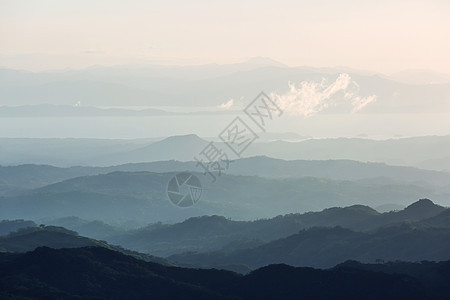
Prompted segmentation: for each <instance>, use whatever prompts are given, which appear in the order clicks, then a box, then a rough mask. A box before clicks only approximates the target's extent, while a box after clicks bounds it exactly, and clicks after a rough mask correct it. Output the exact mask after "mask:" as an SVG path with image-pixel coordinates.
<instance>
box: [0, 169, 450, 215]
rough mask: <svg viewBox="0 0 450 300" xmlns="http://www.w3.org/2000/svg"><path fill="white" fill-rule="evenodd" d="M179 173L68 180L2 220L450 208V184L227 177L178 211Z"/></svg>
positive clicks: (9, 210) (22, 201) (10, 209)
mask: <svg viewBox="0 0 450 300" xmlns="http://www.w3.org/2000/svg"><path fill="white" fill-rule="evenodd" d="M175 174H176V173H153V172H113V173H109V174H101V175H94V176H82V177H77V178H73V179H68V180H65V181H62V182H59V183H55V184H51V185H47V186H44V187H40V188H36V189H32V190H26V191H22V192H16V193H13V194H9V195H5V196H3V197H1V198H0V218H9V219H11V218H14V219H32V220H36V219H41V218H56V217H68V216H76V217H80V218H83V219H94V220H95V219H96V220H101V221H106V222H109V221H114V220H115V221H117V220H120V221H128V220H136V221H140V222H143V221H144V222H147V223H150V222H157V221H164V222H176V221H181V220H184V219H187V218H189V217H193V216H201V215H205V214H210V215H223V216H226V217H230V218H233V219H237V220H239V219H241V220H242V219H243V220H251V219H257V218H267V217H273V216H274V215H278V214H286V213H291V212H306V211H317V210H322V209H325V208H328V207H333V206H341V207H342V206H348V205H353V204H356V203H357V204H363V205H370V206H373V207H376V206H380V205H383V204H387V203H395V204H398V205H406V204H408V203H410V201H411V199H418V198H424V197H429V198H432V199H434V200H435V201H437V202H438V203H442V204H444V205H447V203H448V199H450V191H448V187H446V186H444V187H438V186H427V185H412V184H411V183H396V182H392V181H388V182H387V183H383V184H380V183H365V182H357V181H346V180H331V179H321V178H313V177H301V178H276V179H271V178H270V179H269V178H262V177H256V176H237V175H222V176H221V177H220V178H219V179H218V180H217V181H216V182H214V183H213V182H211V181H210V179H209V178H208V177H206V176H204V175H203V174H202V173H194V174H196V176H197V177H199V178H200V180H201V182H202V189H203V192H202V198H201V201H199V202H198V203H197V204H196V205H194V206H193V207H191V208H189V209H179V208H177V207H174V206H173V205H172V204H171V203H170V202H169V200H168V198H167V184H168V182H169V180H170V179H171V177H173V176H174V175H175Z"/></svg>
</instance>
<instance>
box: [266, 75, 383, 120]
mask: <svg viewBox="0 0 450 300" xmlns="http://www.w3.org/2000/svg"><path fill="white" fill-rule="evenodd" d="M359 91H360V88H359V85H358V84H357V83H356V82H355V81H354V80H352V79H351V77H350V75H348V74H346V73H343V74H340V75H339V76H338V78H337V79H336V80H335V81H334V82H332V83H328V80H327V79H325V78H322V80H321V81H320V82H316V81H302V82H301V83H300V84H299V85H298V86H296V85H295V84H293V83H291V82H289V91H288V92H287V93H284V94H276V93H271V97H272V99H273V100H274V101H275V102H276V103H277V104H278V105H279V106H280V108H281V109H282V110H283V111H284V112H286V113H287V114H291V115H302V116H305V117H309V116H312V115H314V114H316V113H318V112H320V111H323V110H326V109H327V108H329V107H335V106H341V105H350V106H351V112H353V113H354V112H357V111H359V110H361V109H362V108H364V107H365V106H366V105H368V104H369V103H371V102H373V101H375V100H376V96H375V95H371V96H368V97H361V96H360V95H359Z"/></svg>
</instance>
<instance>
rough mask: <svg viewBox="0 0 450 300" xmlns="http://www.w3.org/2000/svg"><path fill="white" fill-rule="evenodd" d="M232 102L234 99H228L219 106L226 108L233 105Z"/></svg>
mask: <svg viewBox="0 0 450 300" xmlns="http://www.w3.org/2000/svg"><path fill="white" fill-rule="evenodd" d="M233 104H234V100H233V99H230V100H228V101H227V102H225V103H222V104H220V105H219V108H221V109H226V110H228V109H230V108H231V107H232V106H233Z"/></svg>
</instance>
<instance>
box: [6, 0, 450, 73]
mask: <svg viewBox="0 0 450 300" xmlns="http://www.w3.org/2000/svg"><path fill="white" fill-rule="evenodd" d="M449 16H450V1H446V0H426V1H417V0H411V1H395V0H394V1H393V0H389V1H388V0H378V1H365V0H359V1H357V0H341V1H331V0H316V1H312V0H311V1H298V0H297V1H282V0H278V1H264V0H262V1H253V0H249V1H245V2H244V1H242V0H241V1H235V0H230V1H214V0H209V1H200V0H192V1H179V0H178V1H176V0H167V1H139V0H131V1H117V0H76V1H74V0H64V1H61V0H39V1H32V0H29V1H24V0H0V66H3V67H8V68H16V69H25V70H32V71H39V70H48V69H65V68H74V69H78V68H85V67H89V66H92V65H123V64H171V65H192V64H206V63H218V64H226V63H235V62H240V61H245V60H246V59H248V58H251V57H270V58H272V59H275V60H277V61H280V62H282V63H284V64H286V65H289V66H314V67H335V66H345V67H350V68H355V69H363V70H371V71H377V72H381V73H387V74H389V73H394V72H397V71H401V70H406V69H429V70H434V71H438V72H443V73H450V59H449V53H450V38H449V37H450V18H449Z"/></svg>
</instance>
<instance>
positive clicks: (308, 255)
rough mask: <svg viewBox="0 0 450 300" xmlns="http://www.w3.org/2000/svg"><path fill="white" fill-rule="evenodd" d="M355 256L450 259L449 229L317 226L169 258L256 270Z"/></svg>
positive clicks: (329, 263) (367, 259)
mask: <svg viewBox="0 0 450 300" xmlns="http://www.w3.org/2000/svg"><path fill="white" fill-rule="evenodd" d="M350 259H351V260H358V261H361V262H374V261H376V260H378V259H381V260H384V261H395V260H402V261H422V260H434V261H442V260H448V259H450V230H449V229H447V228H428V227H422V226H417V225H410V224H406V223H405V224H401V225H397V226H390V227H385V228H380V229H378V230H376V231H373V232H355V231H352V230H349V229H344V228H340V227H335V228H312V229H309V230H302V231H300V232H299V233H297V234H294V235H291V236H289V237H287V238H283V239H279V240H275V241H272V242H269V243H266V244H263V245H261V246H258V247H255V248H251V249H243V250H235V251H232V252H223V251H217V252H210V253H199V254H195V253H186V254H181V255H173V256H170V257H169V260H172V261H174V262H178V263H187V264H194V265H203V266H214V265H227V264H244V265H247V266H249V267H251V268H258V267H262V266H265V265H269V264H276V263H285V264H289V265H292V266H312V267H320V268H328V267H332V266H334V265H336V264H338V263H341V262H344V261H346V260H350Z"/></svg>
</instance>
